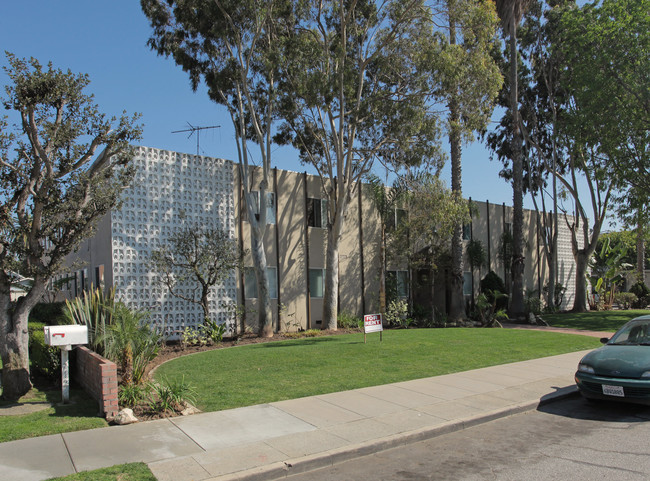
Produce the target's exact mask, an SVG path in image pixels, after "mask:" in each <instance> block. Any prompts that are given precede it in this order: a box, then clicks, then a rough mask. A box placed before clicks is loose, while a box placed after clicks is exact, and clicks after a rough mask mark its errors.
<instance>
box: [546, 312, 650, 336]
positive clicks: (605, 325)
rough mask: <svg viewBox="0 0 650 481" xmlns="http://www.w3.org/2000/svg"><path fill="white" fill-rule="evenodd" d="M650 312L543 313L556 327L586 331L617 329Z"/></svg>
mask: <svg viewBox="0 0 650 481" xmlns="http://www.w3.org/2000/svg"><path fill="white" fill-rule="evenodd" d="M648 314H650V311H648V310H632V309H630V310H627V311H590V312H585V313H581V314H576V313H572V312H566V313H561V314H543V315H542V318H543V319H544V320H545V321H546V322H548V323H549V324H550V325H551V326H554V327H570V328H572V329H581V330H586V331H608V332H614V331H617V330H618V328H619V327H621V326H622V325H623V324H625V323H626V322H627V321H629V320H631V319H634V318H635V317H638V316H644V315H648Z"/></svg>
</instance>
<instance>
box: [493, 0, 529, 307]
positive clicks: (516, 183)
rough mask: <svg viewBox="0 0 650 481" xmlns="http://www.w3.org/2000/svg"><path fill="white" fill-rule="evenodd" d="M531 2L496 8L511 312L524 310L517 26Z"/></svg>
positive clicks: (513, 0)
mask: <svg viewBox="0 0 650 481" xmlns="http://www.w3.org/2000/svg"><path fill="white" fill-rule="evenodd" d="M527 6H528V0H496V8H497V13H498V15H499V18H500V19H501V26H502V29H503V35H504V37H507V38H508V44H507V45H508V48H507V50H508V59H509V61H508V64H509V73H508V82H507V84H506V85H507V87H508V89H509V91H508V94H509V108H510V120H511V122H512V137H511V148H510V150H511V160H512V207H513V218H512V236H513V257H512V267H511V272H512V290H511V297H510V301H511V302H510V313H511V314H514V315H519V314H521V313H523V312H524V265H525V257H524V194H523V193H524V180H523V179H524V175H523V172H524V168H523V158H522V149H521V144H522V136H521V132H520V123H519V122H520V121H519V107H518V106H519V84H518V80H519V79H518V75H517V66H518V63H519V62H518V54H517V29H518V27H519V24H520V23H521V19H522V18H523V16H524V12H525V11H526V8H527Z"/></svg>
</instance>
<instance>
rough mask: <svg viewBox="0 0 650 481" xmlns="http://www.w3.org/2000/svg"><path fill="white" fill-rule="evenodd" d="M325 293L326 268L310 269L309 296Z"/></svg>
mask: <svg viewBox="0 0 650 481" xmlns="http://www.w3.org/2000/svg"><path fill="white" fill-rule="evenodd" d="M324 295H325V269H309V297H314V298H319V299H320V298H322V297H323V296H324Z"/></svg>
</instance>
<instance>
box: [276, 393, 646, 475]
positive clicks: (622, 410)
mask: <svg viewBox="0 0 650 481" xmlns="http://www.w3.org/2000/svg"><path fill="white" fill-rule="evenodd" d="M288 479H290V480H292V481H312V480H313V481H316V480H318V481H330V480H349V481H354V480H368V479H372V480H375V481H382V480H386V481H388V480H390V481H420V480H455V481H479V480H480V481H485V480H497V481H501V480H503V481H506V480H508V481H514V480H527V481H536V480H571V481H582V480H584V481H593V480H600V479H602V480H608V481H611V480H614V481H617V480H625V481H629V480H647V479H650V408H647V407H643V406H635V405H629V404H612V403H599V404H592V403H589V402H587V401H585V400H583V399H582V398H580V397H579V396H577V395H574V396H571V397H569V398H566V399H563V400H561V401H556V402H553V403H549V404H547V405H543V406H541V407H539V408H538V410H536V411H529V412H525V413H521V414H516V415H513V416H509V417H506V418H502V419H498V420H496V421H492V422H489V423H486V424H482V425H479V426H476V427H473V428H469V429H466V430H463V431H458V432H455V433H451V434H446V435H443V436H440V437H437V438H433V439H430V440H427V441H422V442H418V443H414V444H410V445H406V446H402V447H399V448H394V449H391V450H388V451H384V452H380V453H377V454H374V455H370V456H365V457H363V458H358V459H355V460H351V461H348V462H345V463H341V464H338V465H335V466H333V467H330V468H324V469H320V470H317V471H312V472H309V473H304V474H301V475H294V476H291V477H289V478H288Z"/></svg>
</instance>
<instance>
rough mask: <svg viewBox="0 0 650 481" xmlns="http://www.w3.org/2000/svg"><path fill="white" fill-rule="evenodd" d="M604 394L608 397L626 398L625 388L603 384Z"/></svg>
mask: <svg viewBox="0 0 650 481" xmlns="http://www.w3.org/2000/svg"><path fill="white" fill-rule="evenodd" d="M603 394H606V395H608V396H618V397H625V393H624V392H623V386H608V385H607V384H603Z"/></svg>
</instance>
